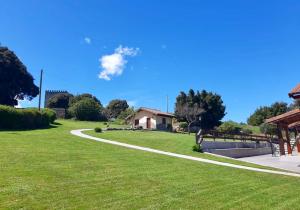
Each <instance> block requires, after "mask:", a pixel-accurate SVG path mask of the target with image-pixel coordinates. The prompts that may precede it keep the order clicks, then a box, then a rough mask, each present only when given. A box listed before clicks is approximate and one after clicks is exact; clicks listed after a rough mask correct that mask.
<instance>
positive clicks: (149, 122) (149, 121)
mask: <svg viewBox="0 0 300 210" xmlns="http://www.w3.org/2000/svg"><path fill="white" fill-rule="evenodd" d="M150 128H151V118H147V129H150Z"/></svg>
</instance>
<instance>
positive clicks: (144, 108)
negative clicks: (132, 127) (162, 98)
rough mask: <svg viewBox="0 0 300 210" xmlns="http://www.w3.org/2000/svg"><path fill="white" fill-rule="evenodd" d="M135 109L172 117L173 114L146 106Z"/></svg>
mask: <svg viewBox="0 0 300 210" xmlns="http://www.w3.org/2000/svg"><path fill="white" fill-rule="evenodd" d="M137 111H147V112H151V113H153V114H155V115H160V116H167V117H174V114H171V113H168V112H162V111H160V110H158V109H151V108H146V107H141V108H139V109H138V110H137Z"/></svg>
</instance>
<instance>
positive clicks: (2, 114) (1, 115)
mask: <svg viewBox="0 0 300 210" xmlns="http://www.w3.org/2000/svg"><path fill="white" fill-rule="evenodd" d="M55 119H56V113H55V112H54V111H52V110H49V109H42V110H41V111H39V110H38V109H35V108H29V109H16V108H14V107H9V106H3V105H0V129H35V128H43V127H48V126H49V125H50V124H51V123H53V122H54V121H55Z"/></svg>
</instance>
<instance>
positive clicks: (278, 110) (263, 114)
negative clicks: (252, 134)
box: [247, 102, 289, 126]
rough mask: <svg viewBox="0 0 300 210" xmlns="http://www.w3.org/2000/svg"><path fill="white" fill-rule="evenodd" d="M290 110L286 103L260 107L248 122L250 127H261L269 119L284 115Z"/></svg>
mask: <svg viewBox="0 0 300 210" xmlns="http://www.w3.org/2000/svg"><path fill="white" fill-rule="evenodd" d="M288 110H289V107H288V104H287V103H284V102H276V103H273V104H272V105H271V106H263V107H259V108H258V109H256V110H255V112H254V113H253V114H252V115H251V116H250V117H249V118H248V120H247V122H248V124H249V125H253V126H259V125H261V124H262V123H264V121H265V120H266V119H268V118H271V117H274V116H277V115H280V114H283V113H285V112H287V111H288Z"/></svg>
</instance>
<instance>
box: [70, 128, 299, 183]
mask: <svg viewBox="0 0 300 210" xmlns="http://www.w3.org/2000/svg"><path fill="white" fill-rule="evenodd" d="M88 130H92V129H78V130H72V131H71V134H73V135H75V136H79V137H82V138H86V139H91V140H94V141H99V142H102V143H106V144H113V145H117V146H121V147H126V148H130V149H135V150H141V151H145V152H151V153H156V154H161V155H167V156H171V157H176V158H182V159H187V160H193V161H198V162H203V163H209V164H214V165H219V166H226V167H231V168H238V169H244V170H249V171H256V172H264V173H270V174H279V175H286V176H294V177H300V174H296V173H289V172H281V171H272V170H267V169H260V168H253V167H247V166H241V165H235V164H231V163H224V162H219V161H215V160H208V159H204V158H198V157H192V156H188V155H181V154H177V153H172V152H165V151H161V150H156V149H151V148H147V147H141V146H135V145H131V144H126V143H121V142H117V141H111V140H106V139H101V138H97V137H94V136H89V135H87V134H84V133H82V131H88Z"/></svg>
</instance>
